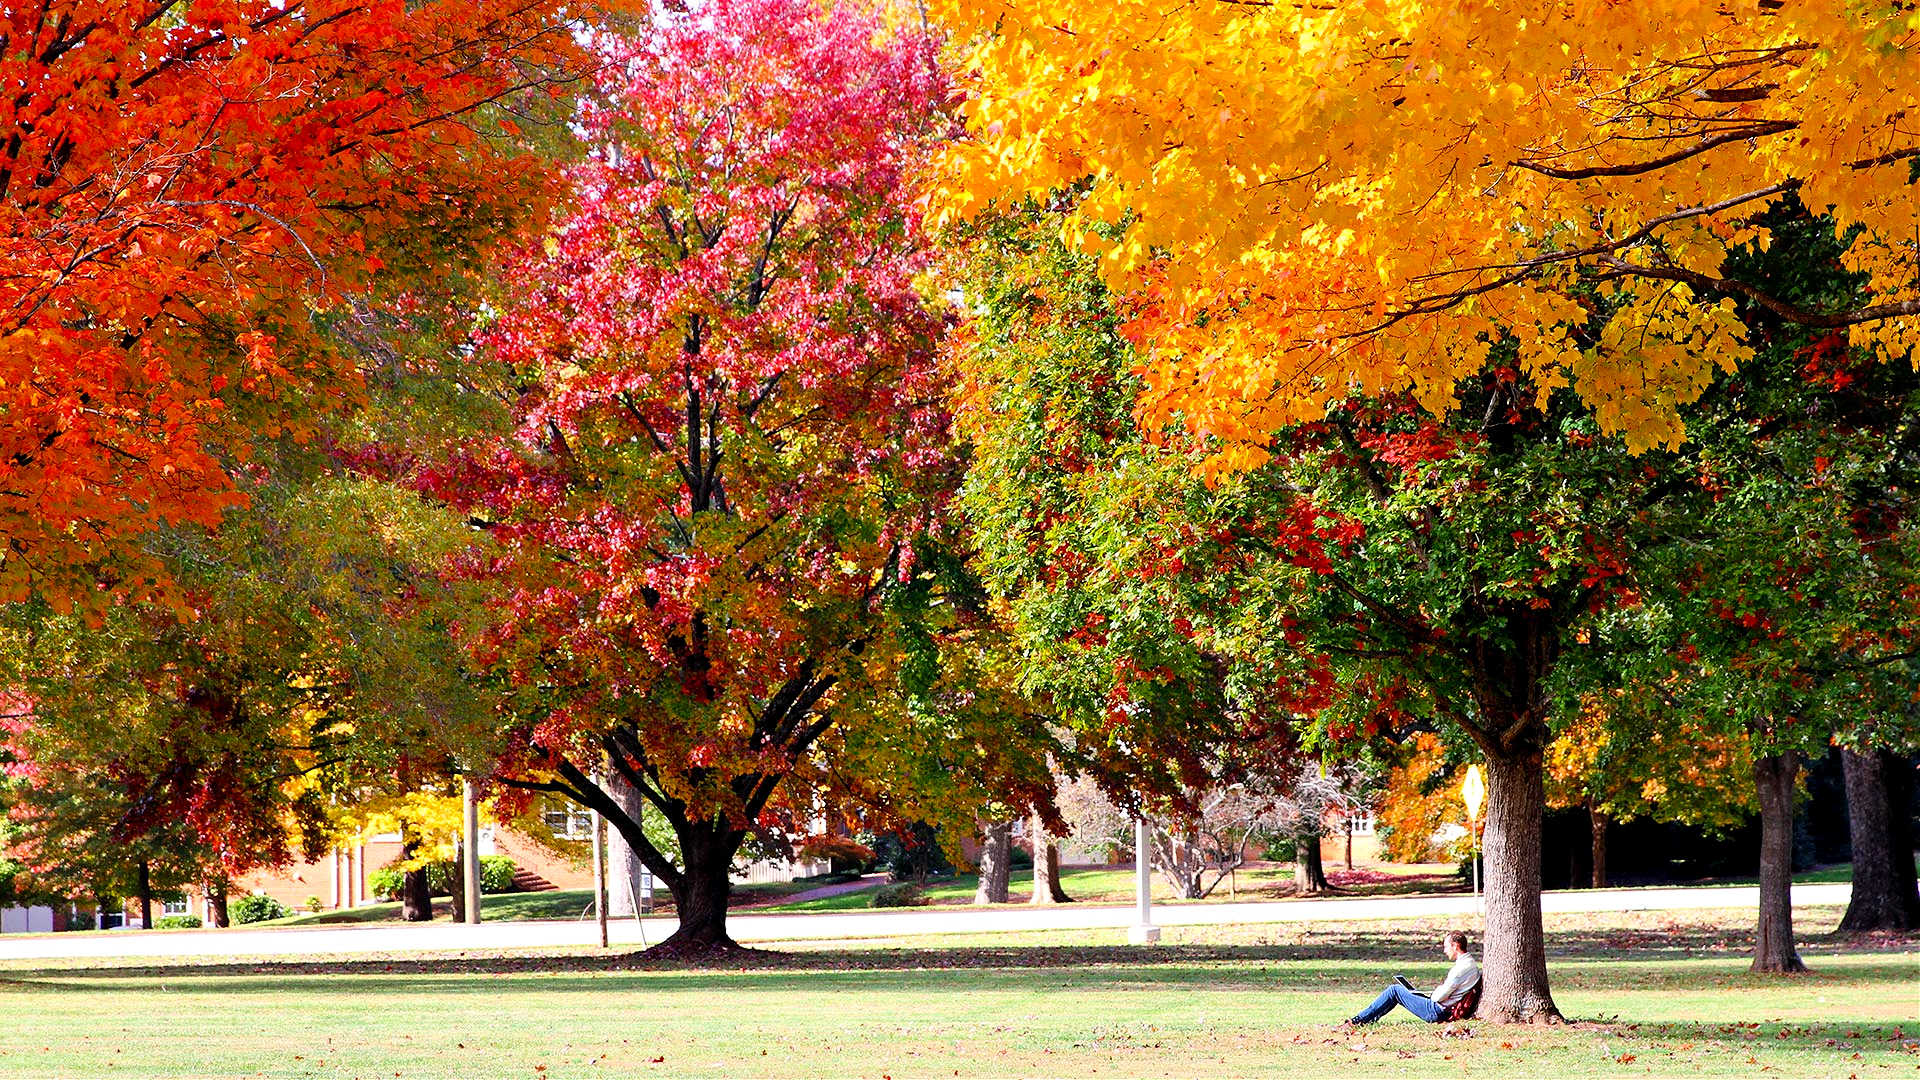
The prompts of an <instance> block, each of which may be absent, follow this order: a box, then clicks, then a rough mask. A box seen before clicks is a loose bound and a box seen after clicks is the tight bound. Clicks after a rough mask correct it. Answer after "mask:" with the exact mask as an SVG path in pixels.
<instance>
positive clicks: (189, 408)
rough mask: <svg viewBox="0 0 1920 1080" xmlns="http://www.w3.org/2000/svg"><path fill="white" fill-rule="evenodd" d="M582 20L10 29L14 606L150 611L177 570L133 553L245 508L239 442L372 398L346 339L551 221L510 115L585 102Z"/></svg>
mask: <svg viewBox="0 0 1920 1080" xmlns="http://www.w3.org/2000/svg"><path fill="white" fill-rule="evenodd" d="M576 18H578V9H577V8H567V9H563V6H562V5H560V4H558V3H555V2H553V0H506V2H495V0H426V2H420V3H407V4H400V3H374V2H371V0H51V2H47V3H32V4H8V5H6V6H5V7H4V8H0V86H5V87H7V88H8V89H7V90H6V92H5V93H4V95H0V600H15V599H19V598H21V597H23V596H25V595H29V594H36V595H42V596H47V597H49V598H51V599H53V600H54V601H55V602H56V603H67V602H71V601H73V600H75V599H78V598H84V597H87V596H92V595H96V588H97V587H99V586H103V585H104V586H106V587H107V595H113V594H116V593H118V594H134V595H138V594H140V593H142V592H145V591H147V590H148V589H149V588H150V586H151V585H152V583H153V582H154V581H155V580H156V579H157V578H158V577H160V576H161V575H162V574H163V571H162V569H161V567H160V566H159V565H158V563H157V561H156V560H155V559H153V558H151V557H150V556H148V555H147V554H146V553H144V552H143V551H142V550H141V548H140V546H139V545H138V544H137V543H134V542H131V538H134V537H137V536H138V535H139V534H141V533H143V532H145V531H147V530H149V529H151V528H153V527H155V526H157V525H161V524H167V523H174V524H178V523H182V522H198V523H203V524H210V523H212V522H213V521H215V520H217V519H218V517H219V515H220V512H221V511H222V509H223V508H224V507H228V506H231V505H233V504H235V503H236V502H237V501H239V497H238V496H236V495H235V494H234V493H233V490H232V487H231V485H230V484H229V482H228V472H229V469H230V468H231V467H232V460H231V459H232V456H233V455H234V454H235V453H236V452H238V451H237V448H236V446H235V444H236V443H237V442H238V441H239V440H238V439H237V438H235V433H236V432H238V431H241V430H247V431H250V432H251V433H252V434H254V435H259V434H262V433H271V432H273V431H275V430H284V429H286V428H288V427H289V426H293V425H299V424H301V423H302V422H303V418H304V417H307V416H310V415H311V410H313V409H314V408H315V407H316V406H324V404H325V403H326V402H328V401H329V400H331V399H337V398H339V397H341V396H343V395H346V394H350V393H351V392H352V388H353V385H354V371H353V367H352V364H351V363H350V362H348V361H347V360H346V359H344V358H343V357H341V356H340V355H339V354H338V353H337V352H336V351H333V350H329V349H327V348H325V347H324V346H323V345H322V339H323V336H324V335H322V334H321V333H320V325H319V324H320V322H321V320H322V318H323V317H324V316H325V315H326V313H327V312H328V311H329V310H336V309H338V308H340V307H341V306H342V305H343V304H344V302H345V301H347V300H349V299H350V298H354V297H357V296H360V295H363V294H365V292H366V291H367V289H368V288H369V287H370V285H371V284H372V282H373V280H374V276H375V275H376V274H381V273H387V274H394V273H409V272H420V271H422V270H423V269H425V264H426V263H427V262H428V261H429V260H430V259H432V258H436V257H437V258H444V257H447V253H448V252H461V251H465V252H469V253H470V252H471V251H472V250H473V249H474V248H475V247H476V246H478V245H480V244H482V243H484V242H485V240H486V239H487V238H489V237H492V236H495V235H498V234H501V233H503V232H505V231H506V230H505V229H504V228H503V227H502V226H503V223H504V222H506V221H507V220H508V219H509V218H512V217H515V216H517V215H519V213H520V212H521V211H520V208H521V207H523V206H524V205H526V204H527V203H529V202H530V201H532V200H531V199H530V196H531V194H532V193H533V191H534V190H535V187H534V185H535V184H536V183H538V181H539V175H540V174H541V172H543V171H544V170H542V169H541V168H539V167H537V166H535V165H533V164H531V163H530V162H529V161H528V160H524V159H523V156H522V155H518V154H517V153H515V152H514V151H513V149H512V147H511V142H510V137H511V135H512V132H513V130H514V129H513V128H512V126H511V124H510V123H505V122H503V121H505V114H504V113H503V112H501V111H500V110H499V106H500V105H501V104H502V103H505V102H508V101H509V100H510V99H513V98H515V97H516V96H524V95H526V94H528V93H537V92H539V91H541V90H543V89H554V88H557V87H558V86H559V85H560V84H561V83H563V82H565V81H568V80H571V79H573V78H577V77H578V75H579V73H580V71H581V70H582V66H583V64H584V63H585V61H586V58H585V57H584V56H583V55H582V54H581V50H580V49H579V46H578V44H577V41H576V33H575V29H574V26H573V20H574V19H576ZM539 96H540V97H541V98H542V99H544V96H545V95H544V94H540V95H539ZM429 253H435V254H429ZM440 269H441V270H444V267H441V268H440Z"/></svg>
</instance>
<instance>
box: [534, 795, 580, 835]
mask: <svg viewBox="0 0 1920 1080" xmlns="http://www.w3.org/2000/svg"><path fill="white" fill-rule="evenodd" d="M540 817H541V819H542V820H544V821H545V822H546V823H547V828H549V829H551V830H553V835H555V836H558V837H562V838H564V839H567V840H585V839H588V838H589V837H591V836H592V835H593V814H592V813H590V812H588V811H586V810H581V809H579V808H578V807H573V806H562V805H557V804H554V803H548V804H547V808H546V809H545V810H543V811H542V812H541V814H540Z"/></svg>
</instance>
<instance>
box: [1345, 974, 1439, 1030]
mask: <svg viewBox="0 0 1920 1080" xmlns="http://www.w3.org/2000/svg"><path fill="white" fill-rule="evenodd" d="M1395 1005H1398V1006H1400V1007H1401V1008H1403V1009H1405V1010H1407V1011H1408V1012H1410V1013H1412V1014H1413V1015H1415V1016H1417V1017H1419V1018H1420V1019H1422V1020H1425V1021H1426V1022H1427V1023H1429V1024H1435V1023H1439V1021H1440V1006H1439V1005H1438V1004H1437V1003H1435V1002H1434V1000H1433V999H1432V998H1430V997H1428V996H1427V995H1425V994H1416V993H1414V992H1413V991H1411V990H1409V989H1407V988H1406V987H1404V986H1401V985H1400V984H1399V983H1388V984H1387V988H1386V989H1385V990H1382V991H1380V996H1379V997H1377V998H1374V999H1373V1004H1371V1005H1369V1006H1367V1007H1366V1008H1364V1009H1362V1010H1360V1015H1358V1016H1355V1017H1354V1018H1353V1022H1354V1023H1356V1024H1371V1023H1373V1022H1374V1021H1375V1020H1378V1019H1380V1018H1381V1017H1383V1016H1385V1015H1387V1014H1388V1013H1390V1012H1392V1011H1393V1007H1394V1006H1395Z"/></svg>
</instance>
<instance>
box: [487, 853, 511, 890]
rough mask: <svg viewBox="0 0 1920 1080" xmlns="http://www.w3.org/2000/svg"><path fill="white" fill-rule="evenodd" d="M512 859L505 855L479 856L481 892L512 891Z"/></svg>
mask: <svg viewBox="0 0 1920 1080" xmlns="http://www.w3.org/2000/svg"><path fill="white" fill-rule="evenodd" d="M514 870H515V867H514V865H513V859H512V858H510V857H508V856H506V855H482V856H480V891H481V892H482V893H509V892H512V891H513V872H514Z"/></svg>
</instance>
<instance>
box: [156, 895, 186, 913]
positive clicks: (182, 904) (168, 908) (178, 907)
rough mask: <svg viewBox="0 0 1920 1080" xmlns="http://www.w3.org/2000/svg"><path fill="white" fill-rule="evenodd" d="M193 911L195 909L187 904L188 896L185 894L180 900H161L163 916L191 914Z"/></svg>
mask: <svg viewBox="0 0 1920 1080" xmlns="http://www.w3.org/2000/svg"><path fill="white" fill-rule="evenodd" d="M192 913H193V909H192V908H190V907H188V906H187V898H186V897H184V896H183V897H181V898H180V899H178V900H163V901H161V902H160V914H161V915H162V916H166V915H191V914H192Z"/></svg>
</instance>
